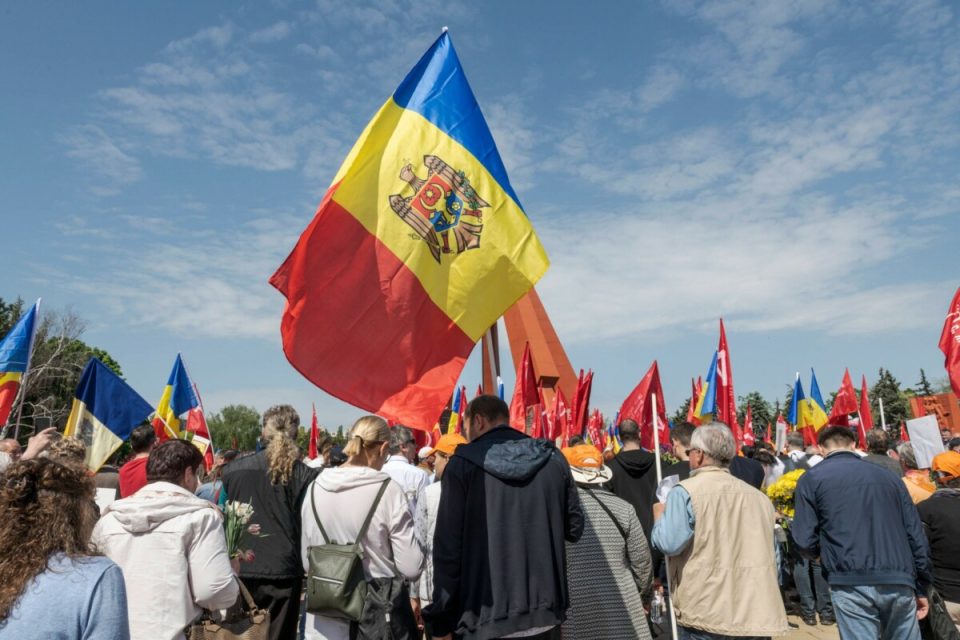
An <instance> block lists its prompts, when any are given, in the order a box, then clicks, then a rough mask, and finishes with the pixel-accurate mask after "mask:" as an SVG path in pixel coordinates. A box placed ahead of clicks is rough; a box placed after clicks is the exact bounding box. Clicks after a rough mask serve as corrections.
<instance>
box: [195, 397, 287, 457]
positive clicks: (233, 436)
mask: <svg viewBox="0 0 960 640" xmlns="http://www.w3.org/2000/svg"><path fill="white" fill-rule="evenodd" d="M207 428H208V429H209V430H210V437H211V438H213V442H214V445H215V446H216V447H217V449H232V448H234V447H236V448H237V449H240V450H241V451H253V450H254V449H255V448H256V446H257V439H258V438H259V437H260V413H259V412H258V411H257V410H256V409H254V408H253V407H248V406H246V405H242V404H228V405H227V406H225V407H224V408H223V409H221V410H220V412H219V413H214V414H212V415H210V416H207ZM298 442H299V436H298Z"/></svg>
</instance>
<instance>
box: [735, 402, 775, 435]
mask: <svg viewBox="0 0 960 640" xmlns="http://www.w3.org/2000/svg"><path fill="white" fill-rule="evenodd" d="M748 404H749V405H750V415H751V416H752V417H753V431H754V436H756V437H757V438H759V437H761V435H762V434H763V433H765V432H766V429H767V425H768V424H769V423H771V422H773V421H774V419H775V418H776V417H777V415H776V414H775V413H774V412H773V407H771V406H770V403H769V402H767V401H766V400H765V399H764V397H763V396H762V395H760V392H759V391H751V392H750V393H748V394H747V395H745V396H740V397H739V398H737V406H738V407H740V408H739V410H738V414H737V419H738V420H739V421H740V424H744V420H746V416H747V405H748Z"/></svg>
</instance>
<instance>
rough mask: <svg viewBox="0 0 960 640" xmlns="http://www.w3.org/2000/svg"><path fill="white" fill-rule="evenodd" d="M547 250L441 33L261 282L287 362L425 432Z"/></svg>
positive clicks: (343, 395) (333, 390) (539, 270)
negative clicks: (278, 304) (276, 310)
mask: <svg viewBox="0 0 960 640" xmlns="http://www.w3.org/2000/svg"><path fill="white" fill-rule="evenodd" d="M547 266H548V261H547V256H546V253H545V252H544V250H543V247H542V246H541V245H540V242H539V240H538V239H537V236H536V234H535V233H534V231H533V227H532V226H531V224H530V221H529V220H528V219H527V216H526V214H525V213H524V211H523V209H522V208H521V206H520V202H519V199H518V198H517V195H516V193H515V192H514V190H513V187H511V186H510V181H509V180H508V178H507V172H506V170H505V169H504V166H503V162H502V161H501V159H500V154H499V153H498V152H497V148H496V145H495V144H494V141H493V137H492V136H491V135H490V130H489V129H488V127H487V124H486V122H485V120H484V118H483V114H482V113H481V112H480V108H479V106H478V105H477V101H476V99H475V98H474V95H473V92H472V91H471V89H470V86H469V84H468V83H467V79H466V76H465V74H464V72H463V69H462V68H461V66H460V61H459V60H458V58H457V54H456V52H455V51H454V49H453V44H452V42H451V41H450V37H449V36H448V35H447V34H446V33H443V34H442V35H441V36H440V38H439V39H437V41H436V42H435V43H434V44H433V46H431V47H430V49H429V50H428V51H427V53H426V54H425V55H424V56H423V58H422V59H421V60H420V62H418V63H417V65H416V66H415V67H414V68H413V70H412V71H410V73H409V74H408V75H407V77H406V78H405V79H404V81H403V83H401V85H400V87H399V88H398V89H397V90H396V91H395V92H394V94H393V95H392V96H391V97H390V98H388V99H387V101H386V103H385V104H384V105H383V106H382V107H381V108H380V111H379V112H377V114H376V115H375V116H374V118H373V120H371V121H370V123H369V124H368V125H367V127H366V129H365V130H364V131H363V133H362V134H361V135H360V138H359V140H357V142H356V144H355V145H354V147H353V149H352V150H351V151H350V153H349V155H348V156H347V158H346V160H345V161H344V162H343V165H342V166H341V167H340V170H339V171H338V172H337V175H336V177H335V178H334V180H333V184H332V185H331V186H330V188H329V190H328V191H327V193H326V195H325V196H324V198H323V201H322V202H321V203H320V207H319V209H318V210H317V214H316V216H315V217H314V219H313V221H312V222H311V223H310V225H309V226H308V227H307V229H306V231H304V232H303V235H302V236H301V237H300V240H299V242H298V243H297V245H296V247H295V248H294V250H293V252H292V253H291V254H290V256H289V257H288V258H287V259H286V260H285V261H284V263H283V264H282V265H281V266H280V268H279V269H278V270H277V272H276V273H275V274H273V277H272V278H271V279H270V282H271V284H272V285H273V286H275V287H276V288H277V289H278V290H279V291H280V292H281V293H282V294H283V295H284V296H285V297H286V299H287V304H286V308H285V310H284V314H283V321H282V325H281V335H282V338H283V350H284V353H285V354H286V356H287V359H288V360H289V361H290V363H291V364H292V365H293V366H294V367H295V368H296V369H297V370H299V371H300V372H301V373H302V374H303V375H304V376H305V377H306V378H308V379H309V380H310V381H311V382H313V383H314V384H316V385H317V386H319V387H320V388H322V389H324V390H325V391H326V392H328V393H330V394H331V395H334V396H336V397H338V398H340V399H341V400H344V401H346V402H349V403H351V404H353V405H356V406H358V407H361V408H363V409H366V410H368V411H373V412H375V413H377V414H379V415H381V416H384V417H386V418H390V419H392V420H394V421H397V422H401V423H403V424H405V425H407V426H411V427H416V428H419V429H429V428H430V427H432V426H433V424H434V423H436V421H437V418H438V416H439V415H440V413H441V411H442V410H443V408H444V406H445V405H446V403H447V399H448V398H450V396H451V395H452V394H453V391H454V388H455V386H456V381H457V378H458V377H459V375H460V372H461V370H462V369H463V365H464V363H465V362H466V359H467V357H468V356H469V354H470V351H471V350H472V349H473V346H474V344H475V343H476V342H477V341H478V340H479V339H480V337H481V336H482V335H483V333H484V332H485V331H486V330H487V329H489V328H490V326H491V325H492V324H493V323H494V322H495V321H496V319H497V318H499V317H500V316H501V315H503V313H504V312H505V311H506V310H507V308H509V307H510V306H511V305H512V304H513V303H514V302H516V301H517V300H518V299H519V298H520V297H522V296H523V295H524V294H525V293H526V292H527V291H529V290H530V288H531V287H532V286H533V285H534V283H535V282H537V280H539V279H540V277H541V276H542V275H543V274H544V272H545V271H546V269H547Z"/></svg>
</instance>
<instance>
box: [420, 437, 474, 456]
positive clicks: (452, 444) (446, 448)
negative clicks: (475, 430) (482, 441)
mask: <svg viewBox="0 0 960 640" xmlns="http://www.w3.org/2000/svg"><path fill="white" fill-rule="evenodd" d="M462 444H467V439H466V438H464V437H463V436H462V435H460V434H459V433H445V434H443V435H442V436H440V439H439V440H438V441H437V446H435V447H434V448H433V449H431V450H430V453H428V454H427V457H430V456H432V455H434V454H436V453H437V452H438V451H439V452H440V453H445V454H446V455H448V456H452V455H453V454H454V452H455V451H456V450H457V447H459V446H460V445H462Z"/></svg>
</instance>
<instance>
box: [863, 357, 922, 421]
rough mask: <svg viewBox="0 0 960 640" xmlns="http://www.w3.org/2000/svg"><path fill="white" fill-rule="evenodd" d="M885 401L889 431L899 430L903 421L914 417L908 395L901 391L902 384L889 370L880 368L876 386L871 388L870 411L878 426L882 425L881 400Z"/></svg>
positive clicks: (884, 413) (884, 412) (884, 407)
mask: <svg viewBox="0 0 960 640" xmlns="http://www.w3.org/2000/svg"><path fill="white" fill-rule="evenodd" d="M881 398H882V399H883V415H884V416H885V418H886V422H887V428H888V429H899V428H900V422H901V421H902V420H909V419H910V418H912V417H913V414H911V412H910V403H909V402H908V401H907V396H906V394H905V393H904V392H903V391H902V390H901V389H900V382H899V381H898V380H897V379H896V378H894V377H893V374H892V373H890V372H889V371H888V370H887V369H884V368H883V367H881V368H880V373H879V375H878V377H877V382H876V384H874V385H873V387H871V388H870V410H871V412H872V413H873V415H874V420H875V422H876V423H877V426H879V425H880V424H881V420H879V418H880V399H881Z"/></svg>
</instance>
